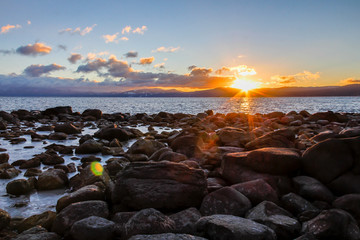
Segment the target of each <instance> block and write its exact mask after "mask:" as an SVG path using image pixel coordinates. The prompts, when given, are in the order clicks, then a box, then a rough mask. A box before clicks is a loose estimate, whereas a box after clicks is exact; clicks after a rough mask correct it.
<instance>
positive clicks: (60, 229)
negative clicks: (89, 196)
mask: <svg viewBox="0 0 360 240" xmlns="http://www.w3.org/2000/svg"><path fill="white" fill-rule="evenodd" d="M90 216H98V217H103V218H107V217H108V216H109V209H108V206H107V203H106V202H104V201H99V200H93V201H84V202H77V203H72V204H70V205H69V206H67V207H66V208H64V209H62V210H61V212H60V213H58V214H57V215H56V218H55V220H54V222H53V226H52V231H53V232H56V233H57V234H59V235H64V234H65V233H66V232H68V231H69V230H70V228H71V226H72V225H73V224H74V223H75V222H77V221H79V220H81V219H84V218H87V217H90Z"/></svg>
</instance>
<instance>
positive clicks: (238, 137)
mask: <svg viewBox="0 0 360 240" xmlns="http://www.w3.org/2000/svg"><path fill="white" fill-rule="evenodd" d="M216 134H217V135H218V137H219V142H220V145H222V146H232V147H243V146H244V145H245V144H246V143H247V142H249V141H250V140H252V139H251V137H250V134H249V132H246V131H245V130H243V129H240V128H233V127H226V128H223V129H220V130H219V131H217V133H216Z"/></svg>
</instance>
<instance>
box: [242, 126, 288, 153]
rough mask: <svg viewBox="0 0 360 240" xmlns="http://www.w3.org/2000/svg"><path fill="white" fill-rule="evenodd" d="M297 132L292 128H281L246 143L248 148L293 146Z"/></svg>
mask: <svg viewBox="0 0 360 240" xmlns="http://www.w3.org/2000/svg"><path fill="white" fill-rule="evenodd" d="M294 140H295V133H294V132H293V131H292V130H290V129H287V128H286V129H280V130H277V131H274V132H270V133H267V134H265V135H264V136H261V137H259V138H257V139H255V140H253V141H251V142H248V143H247V144H246V145H245V148H246V149H248V150H253V149H257V148H266V147H277V148H293V147H294Z"/></svg>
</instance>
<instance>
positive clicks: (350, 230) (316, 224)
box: [302, 209, 360, 240]
mask: <svg viewBox="0 0 360 240" xmlns="http://www.w3.org/2000/svg"><path fill="white" fill-rule="evenodd" d="M302 232H303V233H311V234H313V235H314V236H315V237H316V239H319V240H322V239H324V240H325V239H347V240H358V239H360V230H359V227H358V226H357V224H356V221H355V220H354V218H353V217H352V216H351V215H350V214H349V213H347V212H345V211H343V210H340V209H331V210H325V211H322V212H321V213H320V214H319V215H318V216H317V217H315V218H313V219H311V220H310V221H307V222H304V224H303V227H302Z"/></svg>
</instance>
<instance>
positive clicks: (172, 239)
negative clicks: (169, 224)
mask: <svg viewBox="0 0 360 240" xmlns="http://www.w3.org/2000/svg"><path fill="white" fill-rule="evenodd" d="M129 240H206V239H205V238H202V237H198V236H193V235H189V234H175V233H161V234H151V235H143V234H140V235H135V236H132V237H131V238H129Z"/></svg>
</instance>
